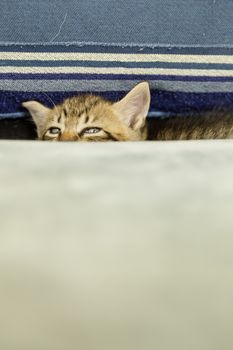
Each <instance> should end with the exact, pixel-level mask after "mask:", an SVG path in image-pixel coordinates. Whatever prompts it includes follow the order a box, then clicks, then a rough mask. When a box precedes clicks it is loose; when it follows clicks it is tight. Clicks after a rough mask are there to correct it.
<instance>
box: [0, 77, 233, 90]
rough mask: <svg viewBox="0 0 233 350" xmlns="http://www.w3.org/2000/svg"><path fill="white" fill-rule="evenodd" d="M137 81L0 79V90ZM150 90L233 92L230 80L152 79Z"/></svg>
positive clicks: (126, 85)
mask: <svg viewBox="0 0 233 350" xmlns="http://www.w3.org/2000/svg"><path fill="white" fill-rule="evenodd" d="M138 82H139V81H132V80H88V81H87V80H10V79H6V80H5V79H4V80H0V90H1V91H24V92H27V91H30V92H42V91H47V92H49V91H50V92H52V91H76V92H77V93H78V92H88V91H91V92H100V91H128V90H130V89H131V88H132V87H133V86H135V85H136V84H137V83H138ZM150 87H151V89H152V90H154V89H155V90H166V91H179V92H195V93H205V92H208V93H210V92H233V84H232V83H230V82H183V81H153V82H150Z"/></svg>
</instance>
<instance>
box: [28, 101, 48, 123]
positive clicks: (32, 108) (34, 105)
mask: <svg viewBox="0 0 233 350" xmlns="http://www.w3.org/2000/svg"><path fill="white" fill-rule="evenodd" d="M22 106H23V107H24V108H26V109H27V110H28V112H29V113H30V114H31V116H32V119H33V120H34V122H35V124H36V126H37V129H40V128H41V127H42V126H43V125H44V123H45V118H46V115H47V114H48V112H49V111H50V109H49V108H47V107H45V106H44V105H42V104H41V103H39V102H36V101H28V102H23V103H22Z"/></svg>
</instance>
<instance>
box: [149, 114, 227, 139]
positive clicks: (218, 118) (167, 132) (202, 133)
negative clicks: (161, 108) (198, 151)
mask: <svg viewBox="0 0 233 350" xmlns="http://www.w3.org/2000/svg"><path fill="white" fill-rule="evenodd" d="M147 127H148V136H147V139H148V140H160V141H167V140H201V139H232V138H233V113H232V114H231V113H229V112H227V111H212V112H206V113H204V114H202V115H190V116H177V117H171V118H165V119H154V118H153V119H151V120H148V121H147Z"/></svg>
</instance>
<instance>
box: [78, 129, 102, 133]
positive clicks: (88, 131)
mask: <svg viewBox="0 0 233 350" xmlns="http://www.w3.org/2000/svg"><path fill="white" fill-rule="evenodd" d="M101 130H102V129H101V128H86V129H84V130H83V131H82V134H97V133H98V132H100V131H101Z"/></svg>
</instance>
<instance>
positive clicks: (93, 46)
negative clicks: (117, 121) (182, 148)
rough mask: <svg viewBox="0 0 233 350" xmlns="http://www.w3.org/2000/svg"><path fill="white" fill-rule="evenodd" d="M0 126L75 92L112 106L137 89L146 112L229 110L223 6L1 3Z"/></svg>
mask: <svg viewBox="0 0 233 350" xmlns="http://www.w3.org/2000/svg"><path fill="white" fill-rule="evenodd" d="M1 5H2V14H1V23H0V116H1V115H5V114H8V115H11V114H12V115H15V113H18V114H17V115H19V114H20V115H21V112H23V110H22V109H21V107H20V105H21V102H22V101H24V100H28V99H32V98H33V99H37V100H40V101H41V102H44V103H46V104H47V105H51V103H52V102H51V100H52V101H54V102H55V103H57V102H59V101H61V100H62V99H63V98H65V97H67V96H71V95H74V94H75V93H77V92H97V93H100V94H103V95H104V96H105V97H108V98H111V99H118V98H120V97H121V96H123V94H124V93H125V92H126V91H128V90H129V89H130V88H132V87H133V86H134V85H135V84H136V83H137V82H139V81H142V80H147V81H149V83H150V86H151V89H152V103H151V115H156V113H155V111H162V112H163V111H164V112H175V113H177V112H182V113H184V112H189V111H190V110H195V111H198V112H199V111H200V110H203V109H207V108H213V107H215V106H219V105H220V106H231V105H233V39H232V34H231V27H232V24H231V22H232V15H233V3H232V2H231V1H228V0H220V1H215V0H213V1H212V0H211V1H210V0H163V1H161V0H146V1H141V0H139V1H136V0H124V1H121V0H117V1H115V0H97V1H90V0H86V1H81V0H79V1H76V0H68V1H66V2H64V1H62V0H56V1H55V0H52V1H49V2H48V1H45V0H44V1H43V0H40V1H39V2H38V1H36V0H30V1H29V0H22V1H20V2H18V1H17V0H2V4H1Z"/></svg>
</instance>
